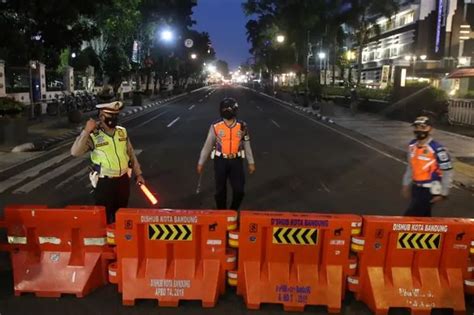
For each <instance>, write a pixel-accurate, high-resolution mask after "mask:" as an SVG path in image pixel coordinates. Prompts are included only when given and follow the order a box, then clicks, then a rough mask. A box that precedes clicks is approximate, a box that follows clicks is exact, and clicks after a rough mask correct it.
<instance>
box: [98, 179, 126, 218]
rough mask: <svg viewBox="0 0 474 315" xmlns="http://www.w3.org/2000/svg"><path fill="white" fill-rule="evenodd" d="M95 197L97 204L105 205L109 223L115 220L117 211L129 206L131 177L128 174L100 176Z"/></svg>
mask: <svg viewBox="0 0 474 315" xmlns="http://www.w3.org/2000/svg"><path fill="white" fill-rule="evenodd" d="M94 197H95V204H96V205H97V206H104V207H105V209H106V213H107V223H108V224H110V223H113V222H115V212H117V210H118V209H119V208H126V207H127V206H128V198H129V197H130V178H129V177H128V175H127V174H125V175H123V176H121V177H115V178H99V182H98V183H97V187H96V189H95V191H94Z"/></svg>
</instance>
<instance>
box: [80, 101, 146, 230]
mask: <svg viewBox="0 0 474 315" xmlns="http://www.w3.org/2000/svg"><path fill="white" fill-rule="evenodd" d="M122 107H123V103H122V102H119V101H112V99H111V98H110V97H108V100H107V102H106V103H101V104H98V105H96V108H97V109H98V110H99V122H98V123H97V122H96V121H95V120H93V119H89V120H88V121H87V123H86V126H85V128H84V130H83V131H82V132H81V134H80V135H79V136H78V137H77V139H76V141H75V142H74V144H73V145H72V147H71V154H72V155H73V156H80V155H82V154H84V153H86V152H88V151H91V161H92V171H91V174H90V175H89V177H90V179H91V183H92V186H93V187H94V198H95V204H96V205H100V206H105V207H106V211H107V223H112V222H115V212H116V211H117V210H118V209H119V208H123V207H127V205H128V199H129V196H130V176H131V173H132V172H131V171H132V170H133V174H135V176H136V181H137V184H140V183H142V184H143V183H144V182H145V180H144V179H143V176H142V171H141V168H140V164H139V163H138V160H137V157H136V156H135V153H134V151H133V147H132V144H131V143H130V139H129V137H128V134H127V130H126V129H125V128H124V127H120V126H117V122H118V115H119V111H120V109H122Z"/></svg>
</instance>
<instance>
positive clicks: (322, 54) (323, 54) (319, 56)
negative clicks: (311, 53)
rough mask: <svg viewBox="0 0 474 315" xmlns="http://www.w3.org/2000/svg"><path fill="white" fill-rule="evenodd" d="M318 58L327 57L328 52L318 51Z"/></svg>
mask: <svg viewBox="0 0 474 315" xmlns="http://www.w3.org/2000/svg"><path fill="white" fill-rule="evenodd" d="M318 58H319V59H321V60H322V59H324V58H326V53H323V52H320V53H318Z"/></svg>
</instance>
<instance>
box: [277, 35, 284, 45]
mask: <svg viewBox="0 0 474 315" xmlns="http://www.w3.org/2000/svg"><path fill="white" fill-rule="evenodd" d="M276 40H277V42H278V43H280V44H281V43H283V42H284V41H285V36H283V35H278V36H277V37H276Z"/></svg>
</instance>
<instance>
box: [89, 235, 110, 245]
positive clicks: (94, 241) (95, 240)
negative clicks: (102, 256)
mask: <svg viewBox="0 0 474 315" xmlns="http://www.w3.org/2000/svg"><path fill="white" fill-rule="evenodd" d="M84 245H85V246H104V245H107V238H106V237H85V238H84Z"/></svg>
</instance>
